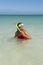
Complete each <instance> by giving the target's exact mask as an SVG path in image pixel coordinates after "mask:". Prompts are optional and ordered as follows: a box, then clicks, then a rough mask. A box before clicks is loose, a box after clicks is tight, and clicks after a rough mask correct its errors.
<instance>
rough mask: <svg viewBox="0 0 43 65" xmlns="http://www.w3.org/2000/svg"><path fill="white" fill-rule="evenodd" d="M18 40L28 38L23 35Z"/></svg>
mask: <svg viewBox="0 0 43 65" xmlns="http://www.w3.org/2000/svg"><path fill="white" fill-rule="evenodd" d="M18 38H20V39H27V38H26V37H24V36H23V35H21V36H18Z"/></svg>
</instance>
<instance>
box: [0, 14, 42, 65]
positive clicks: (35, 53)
mask: <svg viewBox="0 0 43 65" xmlns="http://www.w3.org/2000/svg"><path fill="white" fill-rule="evenodd" d="M14 22H16V23H18V22H23V23H24V28H25V29H26V30H27V31H28V32H29V33H30V35H31V36H32V40H27V41H22V40H17V39H14V35H15V31H16V27H15V25H14ZM0 65H43V16H35V15H34V16H33V15H30V16H26V15H25V16H24V15H15V16H14V15H9V16H8V15H0Z"/></svg>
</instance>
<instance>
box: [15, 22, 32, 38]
mask: <svg viewBox="0 0 43 65" xmlns="http://www.w3.org/2000/svg"><path fill="white" fill-rule="evenodd" d="M16 27H17V31H16V32H15V37H17V38H20V39H31V36H30V34H29V33H28V32H27V31H26V30H25V29H24V28H23V24H22V23H21V22H20V23H18V24H17V25H16Z"/></svg>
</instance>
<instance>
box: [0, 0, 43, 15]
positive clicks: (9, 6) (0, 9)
mask: <svg viewBox="0 0 43 65" xmlns="http://www.w3.org/2000/svg"><path fill="white" fill-rule="evenodd" d="M0 14H43V0H0Z"/></svg>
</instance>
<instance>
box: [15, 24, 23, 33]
mask: <svg viewBox="0 0 43 65" xmlns="http://www.w3.org/2000/svg"><path fill="white" fill-rule="evenodd" d="M21 26H23V24H22V23H18V24H16V28H17V29H18V30H19V31H20V32H21V30H20V28H19V27H21Z"/></svg>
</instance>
